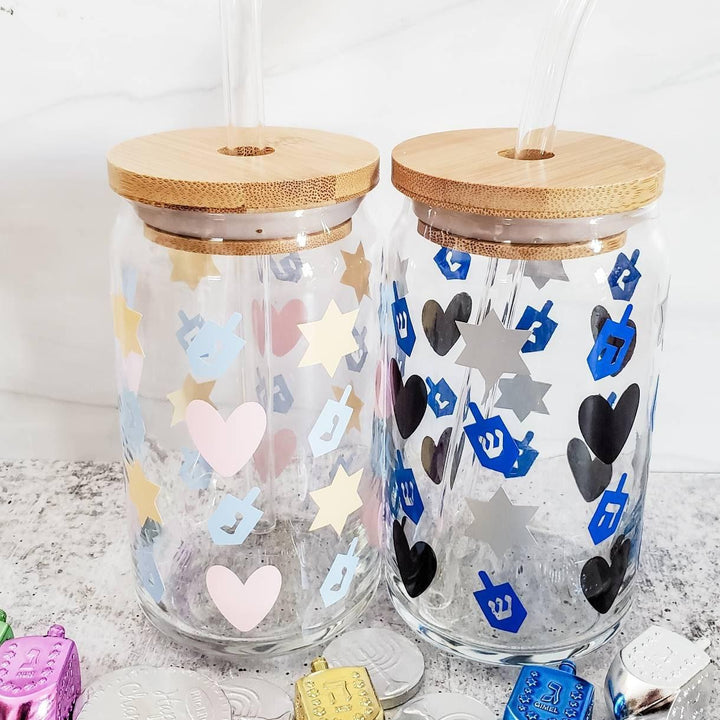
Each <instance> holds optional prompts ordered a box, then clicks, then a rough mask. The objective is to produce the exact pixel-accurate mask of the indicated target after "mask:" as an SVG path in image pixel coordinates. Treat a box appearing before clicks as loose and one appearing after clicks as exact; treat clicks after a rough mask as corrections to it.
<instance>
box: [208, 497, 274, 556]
mask: <svg viewBox="0 0 720 720" xmlns="http://www.w3.org/2000/svg"><path fill="white" fill-rule="evenodd" d="M258 495H260V488H258V487H254V488H252V489H251V490H250V492H248V494H247V495H246V496H245V497H244V498H242V499H239V498H236V497H235V496H234V495H230V494H228V495H226V496H225V497H224V498H223V499H222V500H221V501H220V504H219V505H218V506H217V509H216V510H215V512H214V513H213V514H212V515H211V516H210V519H209V520H208V529H209V530H210V537H211V538H212V540H213V542H214V543H215V544H216V545H241V544H242V543H244V542H245V540H246V539H247V537H248V535H249V534H250V533H251V532H252V531H253V529H254V528H255V526H256V525H257V523H258V520H260V518H261V517H262V514H263V512H262V510H260V509H259V508H256V507H255V506H254V505H253V502H255V500H257V498H258Z"/></svg>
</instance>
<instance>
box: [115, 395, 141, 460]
mask: <svg viewBox="0 0 720 720" xmlns="http://www.w3.org/2000/svg"><path fill="white" fill-rule="evenodd" d="M118 409H119V410H120V435H121V438H122V444H123V449H124V451H125V454H126V455H127V456H128V457H129V459H130V460H137V459H138V458H139V457H140V455H141V454H142V452H143V443H144V442H145V421H144V420H143V415H142V410H141V409H140V400H139V399H138V396H137V395H136V394H135V393H134V392H131V391H130V390H123V391H122V392H121V393H120V398H119V400H118Z"/></svg>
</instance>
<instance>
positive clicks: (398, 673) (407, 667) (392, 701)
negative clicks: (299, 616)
mask: <svg viewBox="0 0 720 720" xmlns="http://www.w3.org/2000/svg"><path fill="white" fill-rule="evenodd" d="M325 658H326V659H327V661H328V663H329V664H330V666H331V667H342V666H346V665H360V666H362V667H365V668H366V669H367V671H368V674H369V675H370V680H372V684H373V687H374V688H375V692H376V693H377V696H378V698H379V699H380V704H381V705H382V706H383V708H384V709H385V710H389V709H390V708H394V707H397V706H398V705H402V704H403V703H406V702H407V701H408V700H410V698H412V697H413V696H414V695H416V694H417V691H418V688H419V687H420V683H421V682H422V678H423V673H424V672H425V660H424V659H423V655H422V653H421V652H420V650H419V648H418V647H417V645H416V644H415V643H414V642H413V641H412V640H408V639H407V638H405V637H403V636H402V635H400V634H399V633H396V632H393V631H392V630H386V629H385V628H363V629H361V630H353V631H352V632H347V633H344V634H342V635H340V636H339V637H337V638H335V639H334V640H333V641H332V642H331V643H330V644H329V645H328V646H327V648H325Z"/></svg>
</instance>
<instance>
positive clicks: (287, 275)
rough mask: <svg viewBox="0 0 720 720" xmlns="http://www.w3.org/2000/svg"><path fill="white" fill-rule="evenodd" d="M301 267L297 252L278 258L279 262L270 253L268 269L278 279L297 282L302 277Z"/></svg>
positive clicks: (301, 263) (301, 262)
mask: <svg viewBox="0 0 720 720" xmlns="http://www.w3.org/2000/svg"><path fill="white" fill-rule="evenodd" d="M302 268H303V261H302V259H301V258H300V255H298V254H297V253H292V254H291V255H286V256H285V257H284V258H280V262H277V261H276V260H275V258H274V257H273V256H272V255H271V256H270V270H272V274H273V275H274V276H275V277H276V278H277V279H278V280H282V281H283V282H294V283H296V282H298V281H299V280H300V278H301V277H302Z"/></svg>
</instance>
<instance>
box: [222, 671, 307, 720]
mask: <svg viewBox="0 0 720 720" xmlns="http://www.w3.org/2000/svg"><path fill="white" fill-rule="evenodd" d="M220 687H221V688H222V690H223V692H224V693H225V695H226V697H227V699H228V700H229V701H230V706H231V707H232V716H233V720H291V719H292V716H293V702H292V700H291V699H290V696H289V695H288V694H287V693H286V692H285V691H284V690H283V689H282V688H280V687H278V686H277V685H274V684H273V683H271V682H268V681H267V680H261V679H260V678H255V677H249V676H247V675H240V676H239V677H235V678H229V679H227V680H225V679H223V681H222V682H221V683H220Z"/></svg>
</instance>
